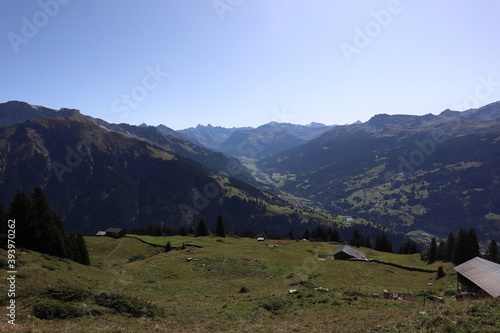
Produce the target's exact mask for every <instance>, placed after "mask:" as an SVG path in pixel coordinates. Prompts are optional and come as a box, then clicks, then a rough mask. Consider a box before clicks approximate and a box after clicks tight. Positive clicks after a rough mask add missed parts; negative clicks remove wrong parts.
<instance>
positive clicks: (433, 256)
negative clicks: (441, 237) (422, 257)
mask: <svg viewBox="0 0 500 333" xmlns="http://www.w3.org/2000/svg"><path fill="white" fill-rule="evenodd" d="M437 255H438V247H437V242H436V238H434V237H432V239H431V245H430V246H429V251H428V254H427V262H428V263H429V264H432V263H433V262H435V261H436V260H437Z"/></svg>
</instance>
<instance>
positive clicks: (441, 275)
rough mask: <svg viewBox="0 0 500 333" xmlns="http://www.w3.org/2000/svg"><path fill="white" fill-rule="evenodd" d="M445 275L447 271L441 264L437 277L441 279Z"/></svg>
mask: <svg viewBox="0 0 500 333" xmlns="http://www.w3.org/2000/svg"><path fill="white" fill-rule="evenodd" d="M445 275H446V273H445V272H444V270H443V266H439V267H438V271H437V278H438V279H440V278H442V277H444V276H445Z"/></svg>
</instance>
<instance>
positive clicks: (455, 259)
mask: <svg viewBox="0 0 500 333" xmlns="http://www.w3.org/2000/svg"><path fill="white" fill-rule="evenodd" d="M475 257H481V251H480V247H479V239H478V237H477V235H476V230H475V229H474V228H471V229H469V230H467V229H464V228H462V229H460V231H459V232H458V236H457V237H455V236H454V235H453V233H451V232H450V233H449V234H448V237H447V238H446V239H445V240H442V241H441V242H440V243H439V245H438V243H437V241H436V238H434V237H433V238H432V239H431V243H430V245H429V248H428V249H427V250H426V251H424V252H423V253H422V255H421V258H422V260H424V261H427V262H428V263H429V264H431V263H433V262H436V261H447V262H452V263H454V264H455V265H460V264H461V263H464V262H466V261H468V260H470V259H472V258H475ZM482 257H484V258H485V259H487V260H490V261H493V262H496V263H500V255H499V251H498V245H497V242H496V241H495V240H491V241H490V243H489V246H488V249H487V251H486V253H485V255H484V256H482Z"/></svg>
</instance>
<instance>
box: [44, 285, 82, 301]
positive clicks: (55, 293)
mask: <svg viewBox="0 0 500 333" xmlns="http://www.w3.org/2000/svg"><path fill="white" fill-rule="evenodd" d="M42 296H44V297H47V298H51V299H54V300H58V301H61V302H79V301H83V300H86V299H89V298H90V297H91V296H92V294H91V292H90V291H88V290H85V289H81V288H78V287H74V286H62V285H61V286H57V287H47V288H45V289H44V290H43V291H42Z"/></svg>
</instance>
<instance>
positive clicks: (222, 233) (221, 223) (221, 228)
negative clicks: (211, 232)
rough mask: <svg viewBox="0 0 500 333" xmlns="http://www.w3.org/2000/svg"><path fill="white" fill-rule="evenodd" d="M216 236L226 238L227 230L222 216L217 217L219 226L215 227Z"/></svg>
mask: <svg viewBox="0 0 500 333" xmlns="http://www.w3.org/2000/svg"><path fill="white" fill-rule="evenodd" d="M215 235H216V236H217V237H226V229H225V228H224V221H223V220H222V216H220V215H219V216H217V224H216V226H215Z"/></svg>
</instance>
